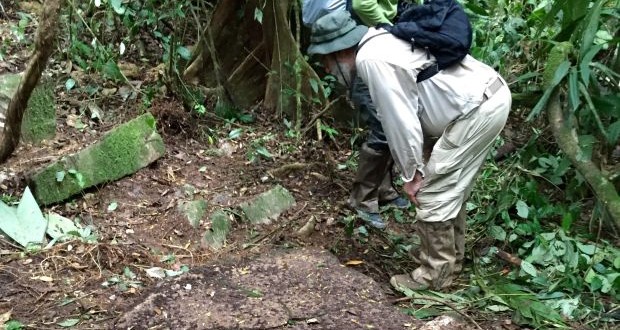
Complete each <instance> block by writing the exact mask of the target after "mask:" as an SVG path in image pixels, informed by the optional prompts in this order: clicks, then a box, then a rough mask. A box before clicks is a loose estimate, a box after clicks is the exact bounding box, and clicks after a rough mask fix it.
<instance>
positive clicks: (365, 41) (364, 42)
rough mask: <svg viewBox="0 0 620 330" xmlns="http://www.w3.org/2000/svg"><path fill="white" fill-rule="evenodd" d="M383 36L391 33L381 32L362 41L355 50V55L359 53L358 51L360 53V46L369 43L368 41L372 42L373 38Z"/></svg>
mask: <svg viewBox="0 0 620 330" xmlns="http://www.w3.org/2000/svg"><path fill="white" fill-rule="evenodd" d="M384 34H391V33H390V32H388V31H383V32H381V33H377V34H375V35H373V36H370V37H368V38H367V39H366V40H364V41H363V42H362V43H361V44H359V45H358V46H357V49H356V50H355V55H357V52H359V51H360V49H362V46H364V45H365V44H366V43H367V42H369V41H370V40H372V39H373V38H374V37H378V36H380V35H384Z"/></svg>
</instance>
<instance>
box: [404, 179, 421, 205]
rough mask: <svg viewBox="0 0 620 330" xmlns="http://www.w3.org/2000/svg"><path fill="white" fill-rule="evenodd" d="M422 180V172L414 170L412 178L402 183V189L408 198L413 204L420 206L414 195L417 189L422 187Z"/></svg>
mask: <svg viewBox="0 0 620 330" xmlns="http://www.w3.org/2000/svg"><path fill="white" fill-rule="evenodd" d="M423 182H424V178H423V177H422V174H421V173H420V172H418V171H416V172H415V175H414V176H413V180H411V181H409V182H405V184H404V185H403V190H404V191H405V194H407V197H409V199H410V200H411V202H412V203H413V204H414V205H415V206H420V204H419V203H418V199H417V197H416V195H417V194H418V191H420V188H422V183H423Z"/></svg>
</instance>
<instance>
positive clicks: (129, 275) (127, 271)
mask: <svg viewBox="0 0 620 330" xmlns="http://www.w3.org/2000/svg"><path fill="white" fill-rule="evenodd" d="M123 275H124V276H125V277H127V278H128V279H130V280H133V279H135V278H136V274H135V273H134V272H132V271H131V269H129V267H125V269H123Z"/></svg>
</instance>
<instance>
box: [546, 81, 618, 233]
mask: <svg viewBox="0 0 620 330" xmlns="http://www.w3.org/2000/svg"><path fill="white" fill-rule="evenodd" d="M547 115H548V118H549V123H550V124H551V130H552V131H553V136H554V137H555V140H556V142H557V143H558V146H559V147H560V149H562V151H564V153H565V154H566V156H567V157H568V159H570V161H571V163H572V164H573V166H575V168H576V169H577V171H579V173H581V175H583V177H584V178H585V179H586V181H587V182H588V184H589V185H590V187H591V188H592V191H594V194H595V195H596V197H597V198H598V199H599V200H600V201H601V203H602V204H603V205H604V206H605V209H606V210H607V211H608V212H609V215H610V216H611V219H612V221H613V223H614V224H615V226H616V227H617V228H620V196H618V192H617V191H616V188H615V187H614V185H613V184H612V183H611V182H609V180H607V179H606V178H605V176H604V175H603V174H602V173H601V170H600V169H599V168H598V166H596V164H594V162H592V161H591V160H589V159H585V158H584V157H580V155H583V151H582V150H581V148H580V147H579V141H578V140H577V138H576V137H575V135H574V134H573V132H572V130H571V128H570V127H569V126H568V124H567V123H566V120H564V112H563V111H562V103H561V101H560V92H559V90H556V91H555V92H554V93H553V95H552V96H551V99H550V100H549V104H548V105H547Z"/></svg>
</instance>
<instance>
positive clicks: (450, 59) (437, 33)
mask: <svg viewBox="0 0 620 330" xmlns="http://www.w3.org/2000/svg"><path fill="white" fill-rule="evenodd" d="M383 28H385V29H386V30H388V31H390V32H391V33H392V34H393V35H395V36H396V37H398V38H400V39H404V40H407V41H410V42H411V43H412V46H413V47H418V48H424V49H426V50H427V51H428V52H430V53H431V54H433V56H435V58H436V59H437V65H436V66H435V65H433V66H431V67H429V68H427V69H425V70H422V72H420V74H419V75H418V78H417V81H418V82H420V81H423V80H425V79H428V78H430V77H432V76H433V75H435V74H436V73H437V72H439V71H441V70H443V69H445V68H447V67H449V66H451V65H452V64H455V63H458V62H460V61H461V60H462V59H463V58H464V57H465V56H466V55H467V54H468V53H469V49H470V47H471V41H472V28H471V24H470V23H469V18H468V17H467V14H466V13H465V11H464V10H463V7H461V5H460V4H459V3H458V2H456V1H454V0H434V1H433V0H426V1H424V4H423V5H410V6H409V7H408V8H407V9H405V10H404V11H403V12H402V13H401V14H400V17H399V18H398V20H397V21H396V23H395V24H394V25H393V26H383Z"/></svg>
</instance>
